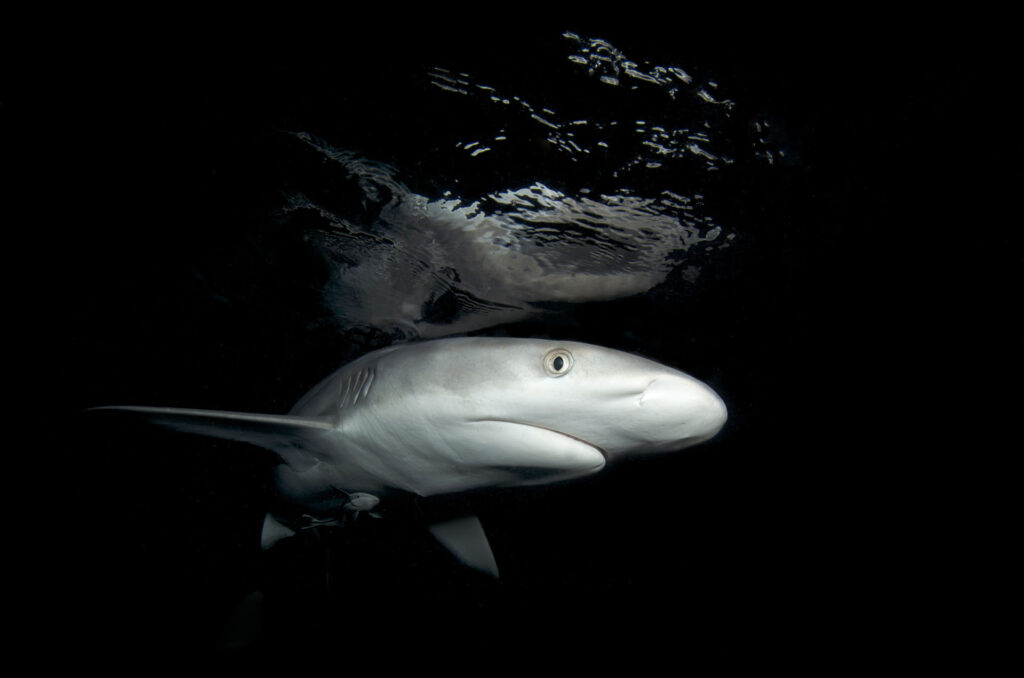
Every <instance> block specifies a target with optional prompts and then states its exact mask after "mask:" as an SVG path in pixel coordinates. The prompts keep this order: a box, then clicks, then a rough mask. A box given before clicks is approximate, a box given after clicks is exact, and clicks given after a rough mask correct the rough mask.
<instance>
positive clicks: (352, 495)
mask: <svg viewBox="0 0 1024 678" xmlns="http://www.w3.org/2000/svg"><path fill="white" fill-rule="evenodd" d="M94 409H97V410H116V411H120V412H125V413H130V414H131V415H133V416H137V417H142V418H143V419H145V420H147V421H149V422H151V423H153V424H156V425H159V426H163V427H166V428H169V429H173V430H176V431H182V432H185V433H192V434H201V435H205V436H214V437H217V438H223V439H229V440H235V441H241V442H245V443H250V444H253V445H256V446H259V447H262V448H265V449H268V450H271V451H272V452H274V453H275V454H276V455H277V456H278V458H279V460H280V463H279V464H278V465H277V466H276V467H275V485H276V489H277V492H278V494H279V496H280V498H281V499H282V500H283V501H282V508H280V509H278V510H276V511H274V512H270V513H268V514H267V515H266V517H265V518H264V522H263V530H262V536H261V545H262V547H263V548H265V549H267V548H271V547H272V546H273V545H274V544H275V543H276V542H277V541H279V540H280V539H283V538H287V537H289V536H291V535H294V534H296V533H297V532H299V531H301V530H303V529H309V528H311V527H315V526H319V525H337V524H343V523H344V521H345V520H346V519H347V518H352V517H355V516H358V515H360V514H364V513H369V514H371V515H377V513H376V512H377V510H378V509H379V506H381V505H386V504H387V502H388V501H389V500H390V499H392V498H397V497H402V496H405V497H408V496H409V495H412V496H414V497H422V498H426V497H435V496H444V495H454V494H459V493H466V492H471V491H474V490H486V489H487V488H496V487H516V486H526V485H536V484H543V483H555V482H561V481H567V480H572V479H575V478H580V477H583V476H588V475H590V474H593V473H597V472H598V471H601V470H602V469H604V468H605V467H606V466H607V465H609V464H612V463H615V462H617V461H619V460H620V459H624V458H626V457H630V456H636V455H649V454H656V453H663V452H670V451H675V450H681V449H684V448H687V447H691V446H693V445H697V444H699V443H702V442H704V441H706V440H709V439H710V438H712V437H713V436H715V435H716V434H717V433H718V432H719V431H720V430H721V429H722V427H723V426H724V424H725V423H726V420H727V418H728V414H727V408H726V405H725V403H724V402H723V400H722V398H721V397H720V396H719V395H718V394H717V393H716V392H715V391H714V390H713V389H712V388H710V387H709V386H708V385H707V384H704V383H703V382H701V381H699V380H698V379H695V378H694V377H692V376H690V375H688V374H686V373H684V372H681V371H679V370H676V369H674V368H672V367H668V366H666V365H662V364H660V363H658V362H655V361H652V360H649V359H647V358H644V357H641V356H638V355H634V354H631V353H627V352H623V351H619V350H614V349H610V348H604V347H601V346H596V345H592V344H586V343H580V342H573V341H554V340H548V339H527V338H505V337H458V338H447V339H437V340H432V341H424V342H420V343H411V344H400V345H394V346H390V347H386V348H383V349H379V350H376V351H373V352H371V353H368V354H366V355H364V356H362V357H360V358H358V359H356V360H355V361H353V362H351V363H349V364H347V365H345V366H343V367H341V368H340V369H338V370H337V371H335V372H334V373H332V374H330V375H329V376H327V377H326V378H325V379H323V380H322V381H321V382H320V383H318V384H317V385H316V386H314V387H313V388H312V389H311V390H310V391H309V392H308V393H306V394H305V395H304V396H302V397H301V398H300V399H299V401H298V402H297V403H296V404H295V405H294V407H292V409H291V410H290V411H289V412H288V413H287V414H254V413H249V412H230V411H221V410H206V409H185V408H171V407H148V406H131V405H124V406H107V407H99V408H94ZM428 528H429V529H430V531H431V533H432V534H433V535H434V537H436V538H437V540H438V541H439V542H440V543H441V544H442V545H444V546H445V547H446V548H447V549H448V550H449V551H450V552H451V553H452V554H453V555H454V556H455V557H456V558H457V559H458V560H460V561H461V562H462V563H464V564H465V565H468V566H469V567H472V568H474V569H477V570H480V571H482V572H485V573H487V574H490V575H491V576H493V577H495V578H497V577H499V570H498V566H497V563H496V562H495V558H494V555H493V553H492V551H491V548H490V545H489V543H488V541H487V536H486V533H485V532H484V530H483V526H482V524H481V523H480V521H479V519H478V518H477V517H476V516H475V515H473V514H466V515H459V516H456V517H454V518H451V517H446V518H444V519H441V520H437V521H434V522H431V523H430V524H429V525H428Z"/></svg>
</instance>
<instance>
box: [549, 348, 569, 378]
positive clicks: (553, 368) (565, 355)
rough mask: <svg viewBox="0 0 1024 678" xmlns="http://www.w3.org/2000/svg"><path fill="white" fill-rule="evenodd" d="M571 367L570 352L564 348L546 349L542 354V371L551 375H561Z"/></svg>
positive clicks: (566, 372)
mask: <svg viewBox="0 0 1024 678" xmlns="http://www.w3.org/2000/svg"><path fill="white" fill-rule="evenodd" d="M571 369H572V353H569V352H568V351H566V350H565V349H564V348H556V349H555V350H553V351H548V354H547V355H546V356H544V371H545V372H547V373H548V375H549V376H552V377H561V376H563V375H565V374H568V372H569V370H571Z"/></svg>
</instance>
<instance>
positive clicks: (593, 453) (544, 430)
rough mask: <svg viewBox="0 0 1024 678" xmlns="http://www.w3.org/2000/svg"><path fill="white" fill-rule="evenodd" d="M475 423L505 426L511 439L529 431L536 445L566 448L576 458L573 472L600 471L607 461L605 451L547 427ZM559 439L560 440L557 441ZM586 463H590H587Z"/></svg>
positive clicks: (494, 421) (511, 422) (498, 421)
mask: <svg viewBox="0 0 1024 678" xmlns="http://www.w3.org/2000/svg"><path fill="white" fill-rule="evenodd" d="M476 421H478V422H481V423H483V422H486V423H492V424H501V425H507V426H508V427H509V429H508V431H507V433H508V435H509V436H510V437H512V438H513V439H515V438H516V437H517V429H519V431H518V434H519V435H523V434H525V433H527V432H528V431H529V432H530V433H531V434H532V435H531V436H530V437H531V438H532V439H533V441H534V442H535V443H537V444H541V445H543V444H544V443H545V442H550V443H551V446H552V448H556V449H557V448H562V449H563V450H564V449H566V448H567V447H568V448H569V451H570V452H575V453H576V456H577V459H576V460H575V461H574V462H573V466H574V470H578V471H582V472H585V473H587V472H589V473H593V472H595V471H598V470H600V469H602V468H603V467H604V466H605V464H606V463H607V462H608V459H609V458H608V453H607V451H605V450H604V449H603V448H601V447H599V446H597V445H595V444H593V443H592V442H590V441H588V440H584V439H583V438H579V437H577V436H574V435H572V434H571V433H566V432H564V431H559V430H557V429H553V428H549V427H547V426H541V425H538V424H529V423H526V422H522V421H515V420H512V419H477V420H476ZM538 434H540V435H538ZM548 434H549V435H550V436H551V438H550V440H549V441H545V440H544V438H543V436H545V435H548ZM559 439H562V440H561V441H559ZM570 441H571V442H570ZM567 443H568V445H567ZM572 448H575V450H572ZM581 448H586V451H584V450H583V449H581ZM588 461H589V462H590V463H588ZM593 462H597V463H593Z"/></svg>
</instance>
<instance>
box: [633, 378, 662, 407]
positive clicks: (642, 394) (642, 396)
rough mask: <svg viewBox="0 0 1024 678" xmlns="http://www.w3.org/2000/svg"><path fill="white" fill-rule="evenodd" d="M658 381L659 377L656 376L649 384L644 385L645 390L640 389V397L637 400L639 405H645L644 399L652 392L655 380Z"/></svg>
mask: <svg viewBox="0 0 1024 678" xmlns="http://www.w3.org/2000/svg"><path fill="white" fill-rule="evenodd" d="M656 381H658V379H657V377H655V378H654V379H651V380H650V381H649V382H648V383H647V386H644V388H643V390H642V391H640V397H639V398H637V401H636V404H637V405H639V406H640V407H643V406H644V401H645V400H646V399H647V394H648V393H649V392H650V390H651V386H653V385H654V382H656Z"/></svg>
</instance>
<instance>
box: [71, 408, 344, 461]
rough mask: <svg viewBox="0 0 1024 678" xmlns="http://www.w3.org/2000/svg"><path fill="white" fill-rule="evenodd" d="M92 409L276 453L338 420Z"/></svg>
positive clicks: (183, 411)
mask: <svg viewBox="0 0 1024 678" xmlns="http://www.w3.org/2000/svg"><path fill="white" fill-rule="evenodd" d="M90 411H118V412H127V413H130V414H132V415H135V416H137V417H141V418H142V419H144V420H145V421H148V422H149V423H151V424H156V425H158V426H163V427H165V428H169V429H173V430H175V431H183V432H185V433H198V434H200V435H205V436H213V437H215V438H225V439H227V440H237V441H241V442H245V443H251V444H253V445H258V446H259V447H264V448H266V449H268V450H272V451H275V452H279V451H281V449H282V448H287V447H289V446H290V445H291V444H292V443H294V442H295V441H296V440H303V439H306V438H309V437H310V436H315V435H318V434H323V433H326V432H327V431H330V430H332V429H334V427H335V422H334V421H333V420H331V419H330V418H329V417H297V416H294V415H287V414H251V413H249V412H226V411H222V410H193V409H183V408H177V407H131V406H111V407H95V408H92V409H91V410H90Z"/></svg>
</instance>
